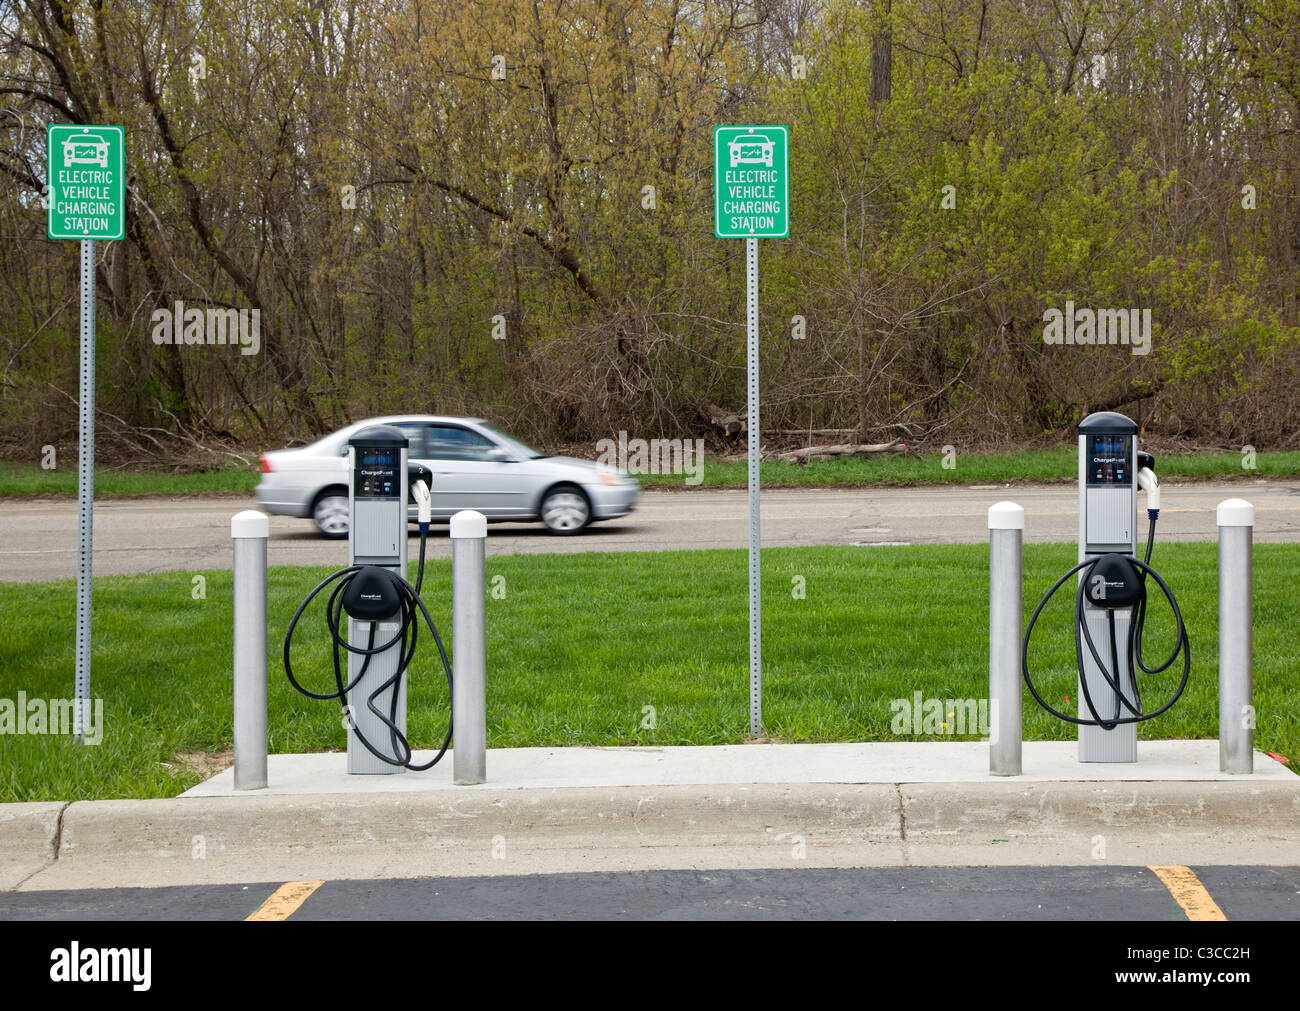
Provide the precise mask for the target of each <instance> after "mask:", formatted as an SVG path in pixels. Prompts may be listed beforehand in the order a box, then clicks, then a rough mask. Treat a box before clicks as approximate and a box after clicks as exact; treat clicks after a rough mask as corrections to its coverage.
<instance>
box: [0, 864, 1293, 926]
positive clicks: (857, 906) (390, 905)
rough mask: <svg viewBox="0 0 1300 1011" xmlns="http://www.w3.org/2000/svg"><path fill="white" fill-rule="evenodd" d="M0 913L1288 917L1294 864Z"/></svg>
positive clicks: (854, 874) (798, 872)
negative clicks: (1287, 865)
mask: <svg viewBox="0 0 1300 1011" xmlns="http://www.w3.org/2000/svg"><path fill="white" fill-rule="evenodd" d="M1170 872H1176V873H1170ZM1189 886H1190V888H1191V889H1192V891H1193V892H1197V891H1198V890H1199V894H1193V895H1192V896H1191V897H1189V895H1188V891H1187V889H1188V887H1189ZM0 919H4V920H99V921H133V920H158V919H174V920H245V919H262V920H266V919H277V920H278V919H294V920H377V919H382V920H459V919H471V920H504V919H544V920H589V919H619V920H623V919H641V920H714V919H741V920H802V919H831V920H935V919H956V920H1081V921H1087V920H1100V921H1108V920H1109V921H1121V920H1130V921H1131V920H1153V921H1165V922H1178V921H1187V920H1216V919H1217V920H1225V919H1226V920H1300V867H1249V866H1247V867H1181V868H1162V867H1156V868H1152V867H1142V866H1132V867H1129V866H1124V867H1111V866H1103V865H1097V866H1086V867H924V868H923V867H873V868H850V869H837V868H819V867H808V868H788V867H785V868H768V869H761V868H760V869H746V870H735V869H733V870H707V871H706V870H653V871H625V872H596V873H563V874H531V875H496V876H491V877H458V878H389V879H378V880H367V881H301V882H263V883H258V884H242V885H241V884H235V885H196V886H173V887H165V888H111V889H95V890H76V891H52V892H7V893H0Z"/></svg>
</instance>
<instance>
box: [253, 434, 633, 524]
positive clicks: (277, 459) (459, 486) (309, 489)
mask: <svg viewBox="0 0 1300 1011" xmlns="http://www.w3.org/2000/svg"><path fill="white" fill-rule="evenodd" d="M371 425H392V426H394V427H395V428H399V429H401V431H402V432H403V434H405V435H406V437H407V438H408V439H409V440H410V449H409V450H408V452H407V459H408V460H409V461H411V462H415V463H421V464H423V465H424V466H426V467H428V468H429V469H430V470H431V471H433V488H432V489H431V494H432V497H433V518H434V519H435V520H447V519H450V518H451V516H452V514H453V513H456V512H459V511H460V510H461V509H477V510H478V511H479V512H481V513H482V514H483V515H484V516H486V517H487V518H488V519H489V520H523V521H536V520H540V521H541V522H542V523H545V524H546V527H547V529H548V530H550V531H551V532H552V533H556V534H576V533H578V532H579V531H581V530H584V529H585V528H586V527H587V525H588V524H589V523H591V522H592V521H593V520H606V519H615V518H617V517H619V516H626V515H627V514H628V513H630V512H631V511H632V510H633V509H634V508H635V507H636V501H637V498H638V497H639V496H640V494H641V486H640V485H639V484H638V483H637V481H636V479H635V478H633V477H630V476H628V474H627V473H625V472H623V471H620V470H615V469H613V468H611V467H606V466H604V465H602V464H598V463H595V462H594V461H591V460H578V459H575V458H573V457H566V456H544V455H542V454H541V453H538V452H537V451H536V450H535V449H532V448H531V447H529V446H526V445H524V444H523V443H522V442H520V441H519V440H518V439H513V438H511V437H510V436H508V435H506V434H505V433H504V432H502V431H500V430H499V429H496V428H494V427H492V426H491V425H489V424H488V423H487V422H486V421H482V420H480V419H477V418H444V417H437V416H434V415H427V414H401V415H394V416H390V417H384V418H369V419H367V420H366V421H359V422H357V423H356V424H355V425H349V426H348V427H347V428H343V429H340V430H339V431H337V432H335V433H334V434H333V435H327V436H325V438H323V439H321V440H320V441H319V442H314V443H312V444H311V445H310V446H304V447H303V448H302V449H284V450H280V451H278V452H273V453H263V454H262V461H261V462H262V480H261V482H260V483H259V484H258V486H257V488H256V490H255V491H254V494H255V495H256V496H257V501H258V504H259V505H260V506H261V508H262V509H263V510H265V511H266V512H268V513H272V514H275V515H280V516H301V517H311V518H312V519H313V520H315V522H316V526H317V527H318V528H319V529H320V532H321V533H322V534H324V535H325V536H326V537H346V536H347V535H348V519H349V517H348V474H347V467H348V463H347V456H348V439H350V438H351V437H352V435H353V434H354V433H356V432H358V431H360V430H361V429H363V428H368V427H370V426H371ZM410 518H411V520H412V521H414V520H415V506H414V505H412V506H411V507H410Z"/></svg>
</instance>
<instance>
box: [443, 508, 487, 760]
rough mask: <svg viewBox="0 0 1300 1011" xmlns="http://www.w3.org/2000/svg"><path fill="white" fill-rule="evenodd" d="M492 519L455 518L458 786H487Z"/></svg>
mask: <svg viewBox="0 0 1300 1011" xmlns="http://www.w3.org/2000/svg"><path fill="white" fill-rule="evenodd" d="M486 557H487V517H485V516H484V515H483V514H482V513H480V512H475V511H474V510H472V509H466V510H463V511H461V512H458V513H456V515H454V516H453V517H452V518H451V636H452V646H451V648H452V656H451V668H452V678H451V685H452V686H451V725H452V732H453V734H454V743H453V745H452V752H451V756H452V758H451V765H452V779H453V781H454V782H455V783H456V784H457V785H458V786H471V785H473V784H475V783H485V782H487V615H486V609H487V580H486Z"/></svg>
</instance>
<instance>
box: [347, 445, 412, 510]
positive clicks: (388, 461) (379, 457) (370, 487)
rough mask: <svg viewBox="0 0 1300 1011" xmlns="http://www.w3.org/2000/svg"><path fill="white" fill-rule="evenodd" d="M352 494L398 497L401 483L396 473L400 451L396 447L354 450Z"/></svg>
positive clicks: (372, 496) (358, 495)
mask: <svg viewBox="0 0 1300 1011" xmlns="http://www.w3.org/2000/svg"><path fill="white" fill-rule="evenodd" d="M356 457H357V462H356V470H355V473H354V474H353V478H354V482H353V495H354V496H355V497H356V498H399V497H400V496H401V494H402V483H401V480H400V479H399V475H398V473H397V468H398V466H399V465H400V463H401V451H400V450H397V449H375V448H371V447H365V448H358V449H357V450H356Z"/></svg>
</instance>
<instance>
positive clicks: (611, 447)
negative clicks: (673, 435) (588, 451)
mask: <svg viewBox="0 0 1300 1011" xmlns="http://www.w3.org/2000/svg"><path fill="white" fill-rule="evenodd" d="M596 452H597V453H599V454H600V455H599V456H597V457H596V462H597V463H600V464H604V465H605V466H606V467H616V468H617V469H619V470H625V471H627V472H628V473H629V474H685V475H686V483H687V484H690V485H695V484H699V483H700V482H701V481H703V480H704V440H703V439H694V440H691V439H650V440H649V441H646V440H645V439H629V438H628V437H627V433H626V432H619V433H618V442H615V441H614V440H613V439H601V440H600V441H599V442H597V443H596Z"/></svg>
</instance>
